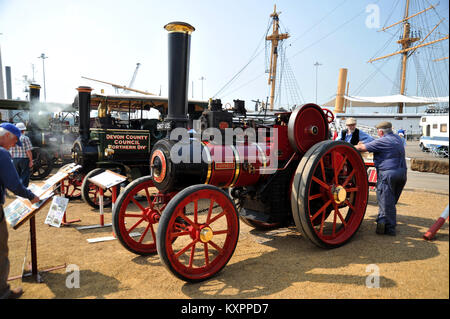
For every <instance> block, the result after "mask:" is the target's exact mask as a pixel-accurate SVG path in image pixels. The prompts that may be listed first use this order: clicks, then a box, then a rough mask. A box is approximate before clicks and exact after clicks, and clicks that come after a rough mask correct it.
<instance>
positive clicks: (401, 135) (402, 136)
mask: <svg viewBox="0 0 450 319" xmlns="http://www.w3.org/2000/svg"><path fill="white" fill-rule="evenodd" d="M398 136H400V137H401V138H402V140H403V146H406V138H405V134H404V133H402V132H400V133H398Z"/></svg>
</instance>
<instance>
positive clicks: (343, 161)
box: [335, 155, 347, 178]
mask: <svg viewBox="0 0 450 319" xmlns="http://www.w3.org/2000/svg"><path fill="white" fill-rule="evenodd" d="M346 161H347V155H345V156H344V159H343V160H342V162H341V164H340V165H339V167H338V169H337V171H336V172H335V173H336V178H337V177H338V176H339V173H340V172H341V170H342V168H343V167H344V164H345V162H346Z"/></svg>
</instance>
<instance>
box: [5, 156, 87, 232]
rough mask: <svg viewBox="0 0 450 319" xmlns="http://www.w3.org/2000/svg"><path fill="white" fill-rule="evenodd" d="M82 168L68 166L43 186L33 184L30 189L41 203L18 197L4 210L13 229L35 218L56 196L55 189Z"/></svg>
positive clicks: (72, 165) (72, 164)
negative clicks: (32, 202) (33, 202)
mask: <svg viewBox="0 0 450 319" xmlns="http://www.w3.org/2000/svg"><path fill="white" fill-rule="evenodd" d="M80 167H81V166H80V165H76V164H75V163H71V164H67V165H65V166H63V167H61V168H60V169H59V171H58V172H57V173H56V174H54V175H53V176H51V177H50V178H48V179H46V180H45V181H44V184H43V185H42V186H37V185H36V184H31V185H30V186H29V187H28V189H29V190H30V191H32V192H33V194H35V195H36V196H37V197H39V199H40V201H39V202H37V203H35V204H31V202H30V201H29V200H28V199H26V198H22V197H19V196H17V198H16V199H15V200H14V201H13V202H12V203H10V204H9V205H8V206H6V207H5V208H4V213H5V219H6V221H7V223H8V224H10V226H11V227H12V228H13V229H17V228H19V227H20V226H21V225H23V224H24V223H25V222H26V221H27V220H29V219H30V218H31V217H33V216H34V215H35V214H36V213H37V212H38V211H39V210H40V209H41V208H42V207H43V206H44V204H46V203H47V202H48V200H49V199H50V198H51V197H52V196H53V195H54V193H53V189H54V187H55V186H56V185H57V184H58V183H60V182H61V181H62V180H63V179H65V178H66V177H67V176H68V175H69V174H70V173H72V172H74V171H76V170H78V169H79V168H80Z"/></svg>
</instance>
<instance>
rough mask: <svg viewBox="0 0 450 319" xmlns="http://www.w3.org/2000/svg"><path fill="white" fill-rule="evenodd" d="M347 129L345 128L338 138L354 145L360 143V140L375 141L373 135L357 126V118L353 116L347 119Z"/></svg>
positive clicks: (365, 141)
mask: <svg viewBox="0 0 450 319" xmlns="http://www.w3.org/2000/svg"><path fill="white" fill-rule="evenodd" d="M345 126H347V129H346V130H343V131H342V132H341V133H340V134H339V136H338V137H337V140H340V141H345V142H347V143H350V144H352V145H358V143H359V142H363V143H369V142H372V141H373V137H372V136H370V135H369V134H367V133H366V132H363V131H361V130H359V129H357V128H356V119H355V118H353V117H350V118H348V119H347V120H346V121H345Z"/></svg>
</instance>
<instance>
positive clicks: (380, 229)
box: [375, 223, 386, 235]
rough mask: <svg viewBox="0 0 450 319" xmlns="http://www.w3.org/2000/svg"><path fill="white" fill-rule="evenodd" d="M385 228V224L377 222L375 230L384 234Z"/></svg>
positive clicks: (379, 233)
mask: <svg viewBox="0 0 450 319" xmlns="http://www.w3.org/2000/svg"><path fill="white" fill-rule="evenodd" d="M385 228H386V225H385V224H384V223H377V229H376V230H375V232H376V233H377V234H378V235H384V234H385Z"/></svg>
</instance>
